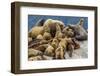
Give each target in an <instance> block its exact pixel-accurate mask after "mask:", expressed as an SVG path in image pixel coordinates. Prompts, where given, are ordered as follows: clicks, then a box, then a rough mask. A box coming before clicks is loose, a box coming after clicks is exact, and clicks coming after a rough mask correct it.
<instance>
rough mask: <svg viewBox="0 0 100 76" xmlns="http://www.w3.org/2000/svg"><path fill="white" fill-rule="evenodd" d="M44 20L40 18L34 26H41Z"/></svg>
mask: <svg viewBox="0 0 100 76" xmlns="http://www.w3.org/2000/svg"><path fill="white" fill-rule="evenodd" d="M44 22H45V19H40V20H39V21H38V22H37V23H36V26H43V25H44Z"/></svg>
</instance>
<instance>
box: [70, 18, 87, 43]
mask: <svg viewBox="0 0 100 76" xmlns="http://www.w3.org/2000/svg"><path fill="white" fill-rule="evenodd" d="M83 23H84V20H83V19H80V21H79V22H78V23H77V24H76V25H73V24H69V25H68V26H69V28H71V29H72V30H73V31H74V33H75V38H76V39H77V40H79V41H82V40H87V38H88V34H87V32H86V30H85V29H84V28H83Z"/></svg>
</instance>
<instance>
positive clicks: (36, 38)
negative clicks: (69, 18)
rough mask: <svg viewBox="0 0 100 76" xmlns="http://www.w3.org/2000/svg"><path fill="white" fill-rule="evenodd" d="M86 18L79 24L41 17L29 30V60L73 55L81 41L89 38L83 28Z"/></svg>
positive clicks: (63, 57)
mask: <svg viewBox="0 0 100 76" xmlns="http://www.w3.org/2000/svg"><path fill="white" fill-rule="evenodd" d="M83 23H84V19H80V21H79V22H78V23H77V24H75V25H74V24H68V25H66V26H65V24H64V23H63V22H62V21H60V20H53V19H47V20H44V19H40V20H39V21H38V22H37V23H36V25H35V26H33V27H32V29H31V30H29V32H28V60H29V61H35V60H53V59H66V58H65V53H66V52H67V53H68V54H69V57H72V53H73V51H74V50H75V49H79V48H80V44H79V41H83V40H87V32H86V30H85V29H84V28H83Z"/></svg>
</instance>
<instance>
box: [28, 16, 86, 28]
mask: <svg viewBox="0 0 100 76" xmlns="http://www.w3.org/2000/svg"><path fill="white" fill-rule="evenodd" d="M80 18H83V19H84V28H85V29H88V17H74V16H50V15H49V16H47V15H28V30H30V29H31V28H32V26H35V24H36V23H37V22H38V20H40V19H44V20H46V19H56V20H60V21H62V22H63V23H64V24H65V25H67V24H77V22H78V21H79V20H80Z"/></svg>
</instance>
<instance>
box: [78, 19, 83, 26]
mask: <svg viewBox="0 0 100 76" xmlns="http://www.w3.org/2000/svg"><path fill="white" fill-rule="evenodd" d="M83 24H84V19H83V18H81V19H80V21H79V22H78V24H77V25H79V26H82V27H83Z"/></svg>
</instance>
